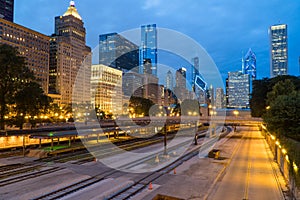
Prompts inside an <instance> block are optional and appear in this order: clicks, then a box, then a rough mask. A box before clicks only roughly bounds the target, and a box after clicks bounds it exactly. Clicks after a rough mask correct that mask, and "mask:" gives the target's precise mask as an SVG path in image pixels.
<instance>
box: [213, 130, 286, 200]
mask: <svg viewBox="0 0 300 200" xmlns="http://www.w3.org/2000/svg"><path fill="white" fill-rule="evenodd" d="M241 129H242V128H240V129H238V131H239V133H236V134H237V135H240V136H241V139H240V140H241V141H240V143H239V144H238V145H237V147H236V149H235V151H234V153H233V154H232V157H231V162H230V163H229V165H228V166H227V168H226V171H225V175H224V176H223V178H222V179H221V181H220V182H218V183H217V184H216V186H215V188H214V190H213V192H212V194H211V195H210V196H209V198H208V199H213V200H219V199H220V200H224V199H230V200H235V199H237V200H248V199H250V200H251V199H262V200H263V199H272V200H276V199H278V200H279V199H283V196H282V194H281V190H280V187H279V183H278V182H277V178H276V176H275V174H274V171H273V168H272V163H271V162H272V161H270V159H269V156H270V155H268V151H267V149H266V145H265V141H264V138H263V137H262V136H261V133H260V132H259V130H258V128H255V127H244V129H242V130H241Z"/></svg>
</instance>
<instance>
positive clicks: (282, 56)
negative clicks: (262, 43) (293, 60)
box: [269, 24, 288, 77]
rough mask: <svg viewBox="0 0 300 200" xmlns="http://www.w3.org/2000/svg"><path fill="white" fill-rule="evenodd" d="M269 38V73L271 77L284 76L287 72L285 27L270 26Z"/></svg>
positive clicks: (281, 25) (284, 25) (280, 25)
mask: <svg viewBox="0 0 300 200" xmlns="http://www.w3.org/2000/svg"><path fill="white" fill-rule="evenodd" d="M269 36H270V54H271V60H270V72H271V77H275V76H278V75H286V74H287V71H288V42H287V25H286V24H279V25H274V26H271V27H270V29H269Z"/></svg>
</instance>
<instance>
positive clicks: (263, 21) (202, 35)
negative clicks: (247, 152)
mask: <svg viewBox="0 0 300 200" xmlns="http://www.w3.org/2000/svg"><path fill="white" fill-rule="evenodd" d="M75 3H76V8H77V9H78V12H79V14H80V15H81V17H82V18H83V21H84V23H85V28H86V30H87V45H89V46H90V47H91V48H92V49H93V48H95V47H96V46H97V44H98V38H99V34H104V33H109V32H123V31H127V30H130V29H135V28H139V27H140V26H141V25H144V24H152V23H155V24H157V26H158V27H160V28H167V29H173V30H175V31H178V32H181V33H183V34H185V35H187V36H189V37H191V38H192V39H194V40H195V41H197V42H198V43H199V44H200V45H202V46H203V47H204V48H205V50H206V51H207V52H208V53H209V55H210V56H211V57H212V59H213V60H214V61H215V63H216V65H217V67H218V68H219V70H220V72H221V74H222V76H223V77H226V76H227V72H228V71H238V70H240V69H241V57H242V52H244V54H245V53H246V52H247V51H248V49H249V48H252V50H253V51H254V52H255V53H256V56H257V76H258V78H259V79H260V78H263V77H269V76H270V69H269V68H270V65H269V59H270V55H269V37H268V28H269V26H271V25H274V24H278V23H284V24H287V25H288V56H289V69H288V73H289V74H291V75H297V76H298V75H299V62H298V59H299V56H300V34H299V32H300V1H298V0H285V1H283V0H251V1H250V0H246V1H240V0H185V1H183V0H125V1H124V0H110V1H104V0H75ZM68 5H69V0H52V1H50V0H29V1H25V0H15V23H18V24H20V25H23V26H26V27H29V28H31V29H33V30H36V31H39V32H41V33H43V34H46V35H51V34H52V33H53V32H54V17H55V16H59V15H63V14H64V12H65V11H66V10H67V7H68Z"/></svg>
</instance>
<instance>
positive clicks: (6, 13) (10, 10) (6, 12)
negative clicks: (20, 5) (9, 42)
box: [0, 0, 14, 22]
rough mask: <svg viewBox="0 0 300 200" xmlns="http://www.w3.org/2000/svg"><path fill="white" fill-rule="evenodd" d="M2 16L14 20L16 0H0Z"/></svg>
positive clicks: (0, 16)
mask: <svg viewBox="0 0 300 200" xmlns="http://www.w3.org/2000/svg"><path fill="white" fill-rule="evenodd" d="M0 18H2V19H5V20H7V21H10V22H14V0H0Z"/></svg>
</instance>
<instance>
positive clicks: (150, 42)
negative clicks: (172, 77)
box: [139, 24, 157, 76]
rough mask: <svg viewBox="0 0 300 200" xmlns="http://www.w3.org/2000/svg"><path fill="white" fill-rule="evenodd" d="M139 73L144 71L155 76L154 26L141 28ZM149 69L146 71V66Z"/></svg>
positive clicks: (155, 43)
mask: <svg viewBox="0 0 300 200" xmlns="http://www.w3.org/2000/svg"><path fill="white" fill-rule="evenodd" d="M139 57H140V58H139V62H140V73H141V74H143V73H145V71H146V72H147V73H149V74H150V73H151V74H153V75H154V76H157V30H156V24H149V25H143V26H142V27H141V46H140V55H139ZM144 64H146V65H147V66H150V67H151V69H150V70H149V69H147V66H144Z"/></svg>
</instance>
